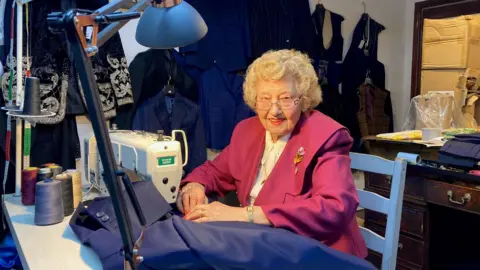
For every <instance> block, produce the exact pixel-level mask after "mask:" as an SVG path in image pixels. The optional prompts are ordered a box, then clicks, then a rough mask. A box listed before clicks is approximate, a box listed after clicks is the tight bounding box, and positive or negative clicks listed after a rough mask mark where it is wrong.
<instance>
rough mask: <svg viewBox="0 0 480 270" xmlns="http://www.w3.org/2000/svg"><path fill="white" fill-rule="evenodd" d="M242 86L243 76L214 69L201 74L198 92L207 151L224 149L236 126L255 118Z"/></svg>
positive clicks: (214, 67)
mask: <svg viewBox="0 0 480 270" xmlns="http://www.w3.org/2000/svg"><path fill="white" fill-rule="evenodd" d="M243 82H244V78H243V77H242V76H239V75H237V74H235V73H232V72H225V71H222V70H221V69H220V68H218V67H217V66H213V67H212V68H210V69H209V70H206V71H205V72H203V74H202V77H201V83H200V89H199V91H200V95H201V97H200V101H201V107H202V116H203V119H204V121H205V131H206V133H205V137H206V140H207V146H208V147H209V148H212V149H223V148H225V147H226V146H227V145H228V144H229V143H230V138H231V137H232V133H233V129H234V128H235V126H236V125H237V124H238V123H239V122H240V121H242V120H244V119H246V118H249V117H252V116H254V115H255V113H254V112H253V111H252V110H251V109H250V108H249V107H248V106H247V105H246V104H245V101H244V100H243Z"/></svg>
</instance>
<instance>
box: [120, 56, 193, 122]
mask: <svg viewBox="0 0 480 270" xmlns="http://www.w3.org/2000/svg"><path fill="white" fill-rule="evenodd" d="M172 54H173V50H157V49H150V50H147V51H145V52H141V53H139V54H137V55H136V56H135V58H134V59H133V61H132V63H131V64H130V66H129V70H130V74H131V77H132V90H133V99H134V103H133V104H130V105H127V106H123V108H121V110H120V111H119V113H118V115H117V117H116V118H115V120H114V121H115V123H116V124H117V126H118V127H119V128H121V129H132V125H133V117H134V116H135V113H136V111H137V108H138V106H139V105H140V104H142V103H143V102H144V101H145V100H147V99H149V98H151V97H153V96H155V95H156V94H157V93H158V92H160V91H162V89H163V87H164V86H165V85H167V84H168V81H169V78H171V79H170V84H171V85H173V86H175V89H176V90H177V93H180V94H181V95H182V96H183V97H185V98H187V99H189V100H191V101H193V102H197V101H198V88H197V85H196V83H195V82H194V81H193V80H192V78H190V77H189V76H188V75H187V74H185V72H184V71H183V70H182V69H181V68H180V67H179V66H178V65H177V63H176V61H175V58H174V57H172ZM169 76H170V77H169Z"/></svg>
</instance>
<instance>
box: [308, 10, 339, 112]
mask: <svg viewBox="0 0 480 270" xmlns="http://www.w3.org/2000/svg"><path fill="white" fill-rule="evenodd" d="M327 12H329V13H330V19H331V27H332V34H333V35H332V39H331V41H330V44H329V46H328V47H327V48H326V47H325V45H324V40H323V31H324V23H325V16H326V14H327ZM312 19H313V22H314V24H315V28H316V39H315V61H314V67H315V69H316V70H317V73H318V77H319V83H320V85H321V87H322V93H323V102H322V103H321V104H320V105H318V107H317V108H316V109H317V110H319V111H320V112H322V113H324V114H326V115H328V116H330V117H331V118H333V119H334V120H335V121H340V117H341V113H342V102H341V96H340V92H339V85H340V83H341V70H342V65H341V63H340V62H341V61H342V58H343V37H342V22H343V20H344V18H343V17H342V16H341V15H339V14H336V13H333V12H331V11H327V10H326V9H325V8H324V7H323V5H317V6H316V8H315V11H314V13H313V14H312Z"/></svg>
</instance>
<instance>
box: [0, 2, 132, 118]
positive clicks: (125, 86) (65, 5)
mask: <svg viewBox="0 0 480 270" xmlns="http://www.w3.org/2000/svg"><path fill="white" fill-rule="evenodd" d="M7 4H8V3H7ZM105 4H108V0H88V1H86V0H82V1H80V0H76V2H75V1H73V0H71V1H60V0H55V1H51V0H36V1H33V2H31V3H29V10H30V16H29V25H28V26H27V25H25V28H26V27H29V28H28V29H29V33H30V38H29V40H31V43H30V44H29V43H28V42H26V41H27V34H26V31H24V38H23V40H24V45H23V47H24V49H23V51H24V53H25V54H26V51H27V46H28V45H30V48H29V51H30V52H31V59H27V57H23V59H22V61H23V62H24V65H23V69H24V70H23V71H22V72H23V74H24V75H25V73H26V69H27V63H31V75H32V76H34V77H38V78H40V87H41V99H42V108H44V109H47V110H49V111H51V112H54V113H56V115H55V116H53V117H48V118H40V119H38V123H41V124H56V123H59V122H60V121H62V119H63V118H64V117H65V115H66V114H67V112H68V113H70V114H84V113H85V107H84V106H78V104H83V103H84V98H83V89H82V88H81V86H80V85H79V82H78V75H77V73H76V72H74V71H73V70H72V66H73V65H71V63H70V59H71V55H69V53H68V48H67V43H66V39H65V36H64V35H63V34H53V33H52V32H51V31H50V30H49V27H48V23H47V15H48V14H49V13H51V12H58V11H59V10H62V9H69V8H72V7H77V8H81V9H88V10H95V9H97V8H99V7H101V6H103V5H105ZM7 17H8V18H7ZM10 18H11V14H9V13H8V12H6V16H5V20H7V19H8V20H10ZM16 31H17V30H15V32H16ZM4 36H8V37H9V36H10V29H9V28H5V35H4ZM5 47H6V51H7V52H8V50H9V49H10V44H8V43H6V46H5ZM13 50H14V53H13V55H14V59H13V61H14V73H16V72H17V70H16V61H17V60H18V59H16V48H13ZM69 57H70V59H69ZM7 58H9V57H7ZM27 60H28V61H27ZM7 61H9V59H7ZM92 65H93V70H94V74H95V77H96V83H97V89H98V92H99V94H100V98H101V101H102V107H103V111H104V115H105V117H106V118H107V119H109V118H111V117H113V116H115V114H116V109H117V108H118V107H119V106H122V105H125V104H129V103H132V102H133V98H132V91H131V85H130V75H129V73H128V68H127V67H128V66H127V62H126V59H125V54H124V52H123V47H122V43H121V40H120V36H119V35H118V34H116V35H114V36H113V37H112V38H111V39H109V40H108V41H107V42H106V43H105V44H104V45H103V46H102V47H100V50H99V52H98V53H97V54H96V55H95V56H94V57H92ZM9 71H10V67H9V66H8V65H7V66H6V70H5V74H4V75H3V76H2V85H1V86H2V90H3V94H4V97H6V94H7V91H8V85H9V83H10V82H9V80H10V79H9V76H8V73H9ZM72 76H73V77H75V78H76V79H72V78H71V77H72ZM13 84H14V89H13V92H14V96H16V74H15V75H14V81H13ZM79 90H80V91H79ZM67 93H68V98H69V99H71V100H67ZM70 106H72V107H70ZM67 107H68V108H67Z"/></svg>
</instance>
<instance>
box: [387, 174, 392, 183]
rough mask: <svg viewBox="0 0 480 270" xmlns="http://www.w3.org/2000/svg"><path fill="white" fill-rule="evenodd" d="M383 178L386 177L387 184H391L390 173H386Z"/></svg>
mask: <svg viewBox="0 0 480 270" xmlns="http://www.w3.org/2000/svg"><path fill="white" fill-rule="evenodd" d="M385 178H386V179H387V183H388V184H389V185H391V184H392V176H391V175H386V176H385Z"/></svg>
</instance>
